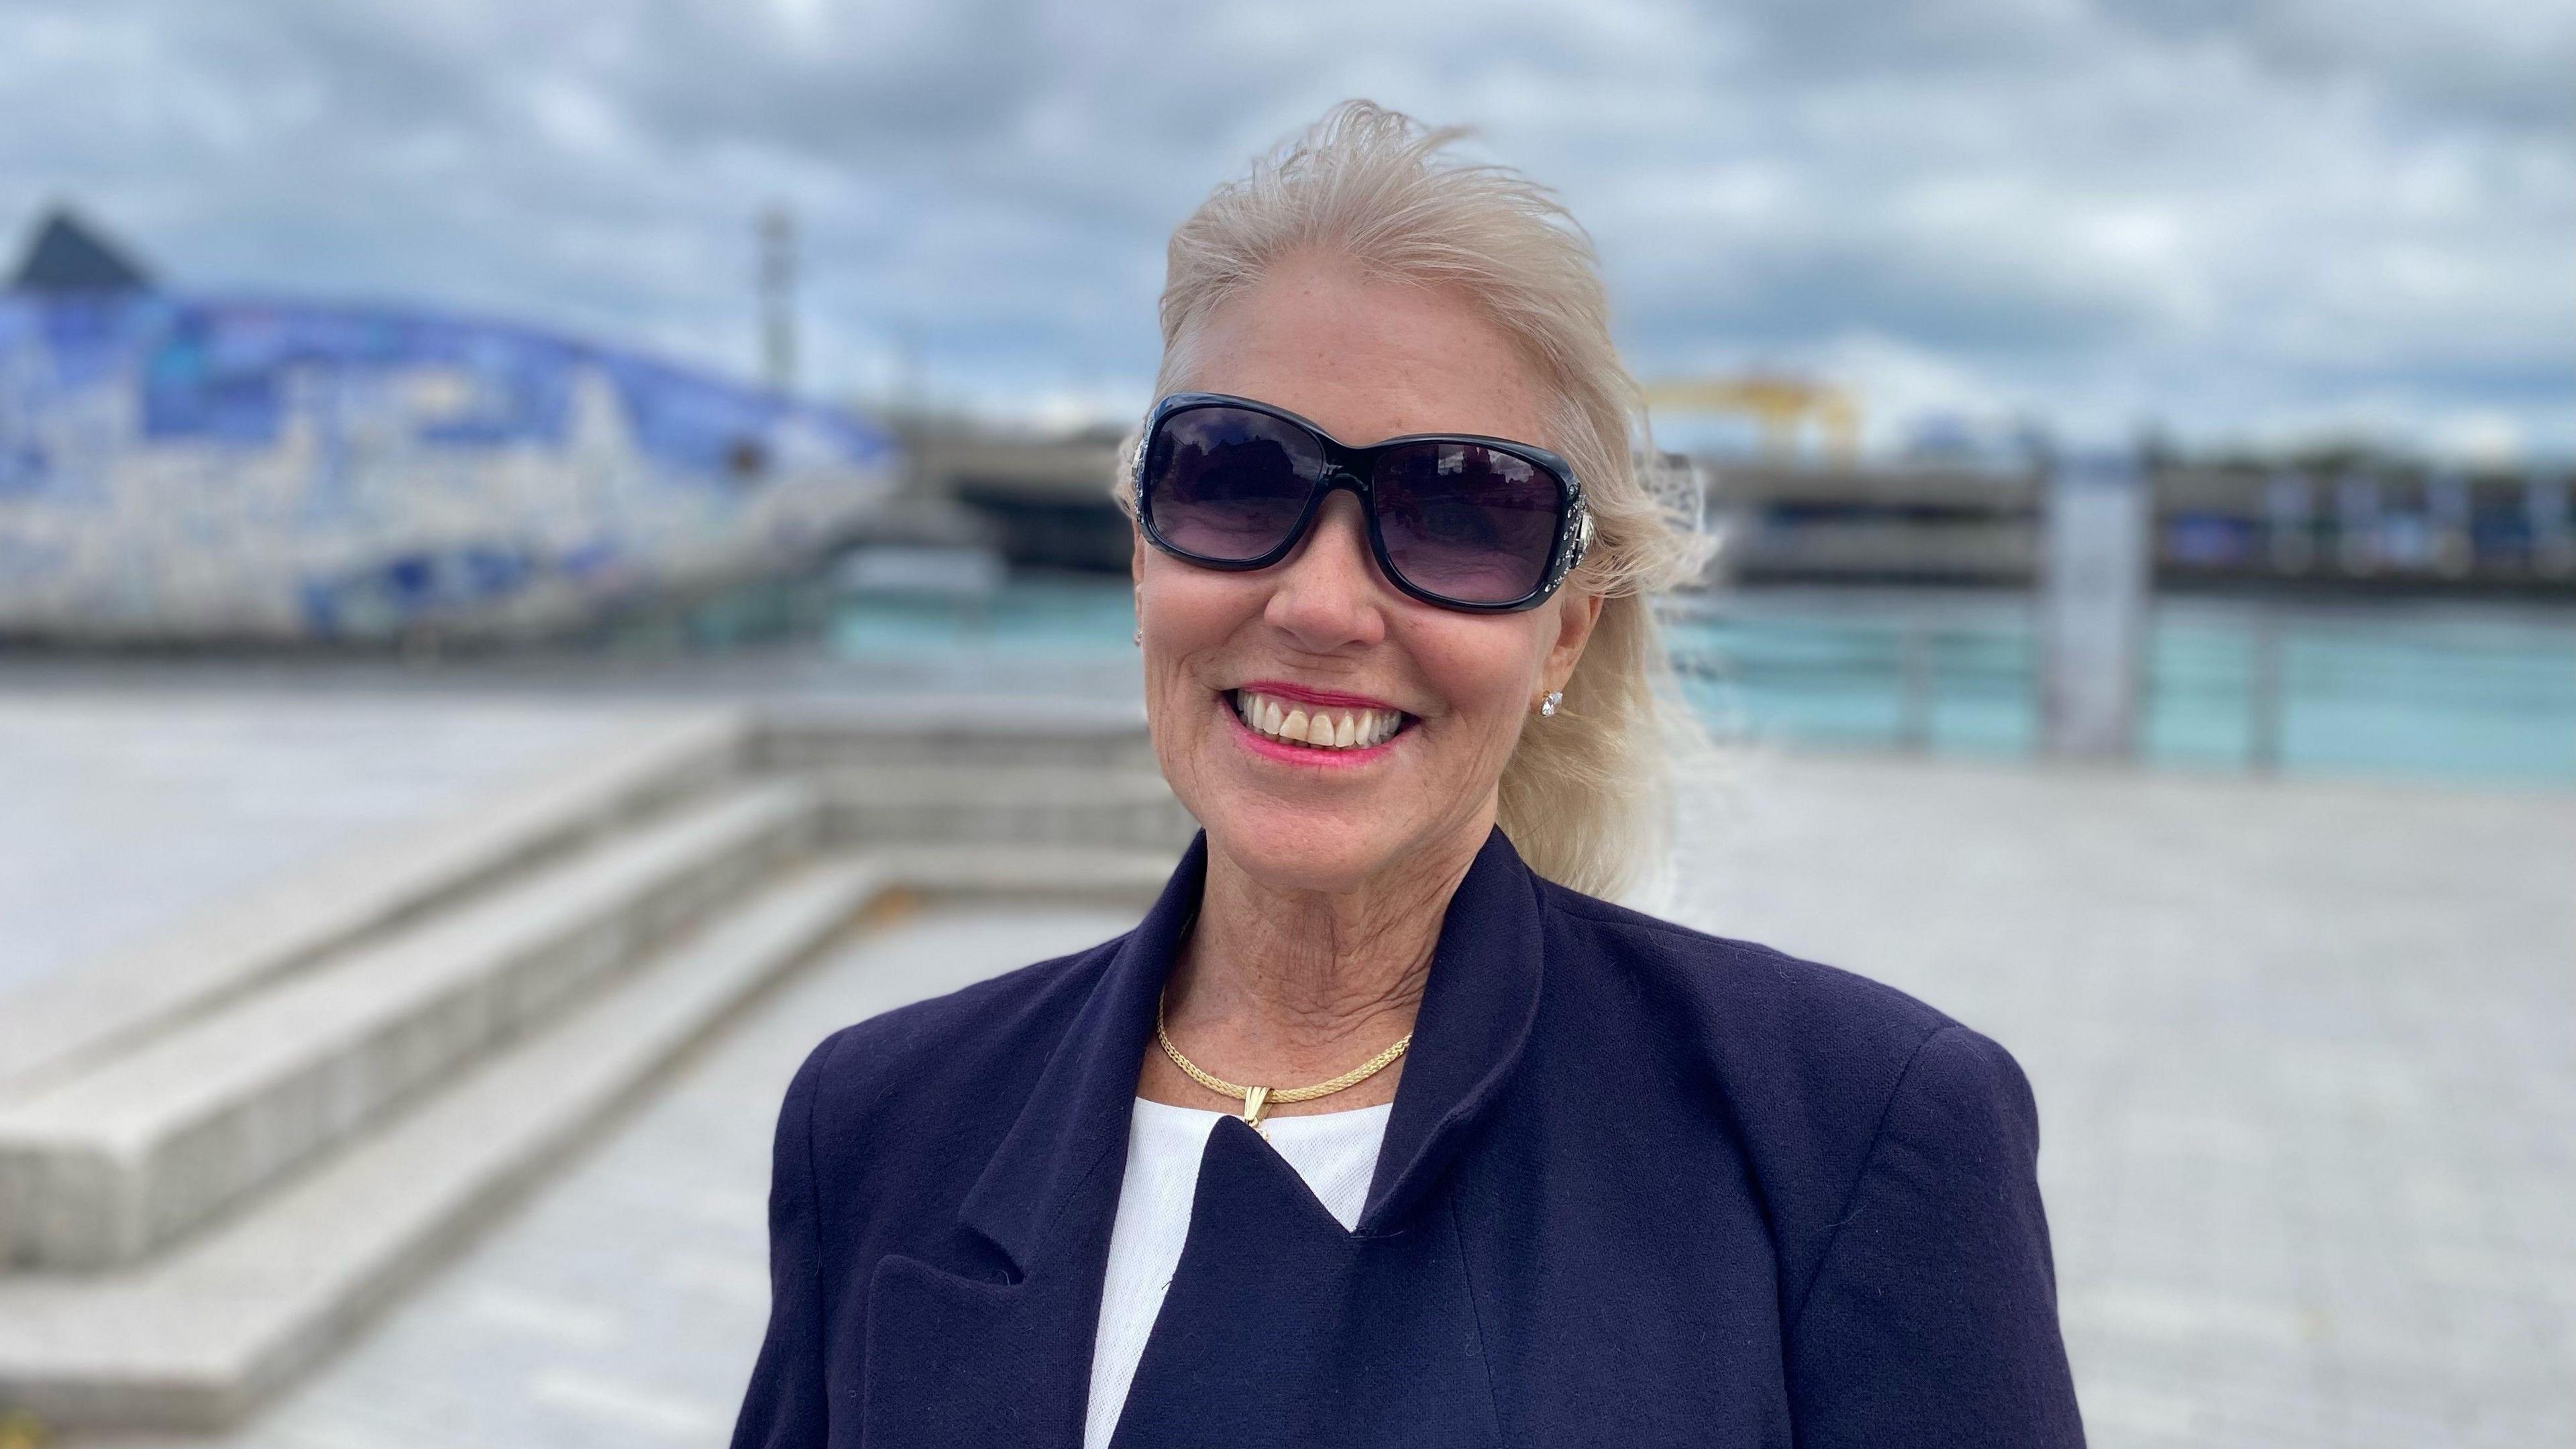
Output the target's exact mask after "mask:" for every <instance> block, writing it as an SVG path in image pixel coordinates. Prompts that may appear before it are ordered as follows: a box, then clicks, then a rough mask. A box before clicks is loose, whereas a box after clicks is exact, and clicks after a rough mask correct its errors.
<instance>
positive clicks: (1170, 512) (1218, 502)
mask: <svg viewBox="0 0 2576 1449" xmlns="http://www.w3.org/2000/svg"><path fill="white" fill-rule="evenodd" d="M1323 473H1324V454H1323V450H1322V449H1321V448H1319V447H1317V446H1316V444H1315V440H1314V439H1313V438H1311V437H1309V436H1307V435H1306V433H1305V431H1304V430H1303V429H1301V428H1299V427H1297V426H1296V425H1295V424H1293V423H1288V422H1283V421H1281V420H1280V419H1278V418H1274V417H1271V416H1269V415H1268V414H1266V413H1256V412H1253V411H1251V410H1250V409H1248V408H1229V407H1200V408H1190V409H1188V410H1187V411H1184V412H1178V413H1174V414H1172V415H1171V416H1170V417H1168V418H1165V419H1164V420H1163V423H1162V426H1161V427H1159V428H1156V429H1155V430H1154V441H1153V444H1152V446H1151V447H1150V448H1149V449H1148V450H1147V451H1146V454H1145V477H1144V495H1145V496H1144V504H1145V508H1146V510H1147V512H1148V513H1149V514H1150V516H1151V517H1152V519H1153V523H1154V530H1155V532H1157V533H1159V534H1161V535H1162V537H1163V539H1164V541H1165V542H1167V543H1169V544H1171V545H1172V546H1173V547H1174V548H1177V549H1180V550H1182V551H1183V552H1185V553H1191V554H1195V555H1197V556H1198V557H1200V558H1204V559H1209V560H1213V561H1216V562H1220V563H1244V562H1248V561H1250V560H1252V559H1257V558H1260V557H1261V556H1262V555H1264V554H1267V553H1269V552H1270V551H1271V550H1272V549H1275V548H1277V547H1278V546H1279V545H1280V544H1282V543H1284V542H1286V541H1287V538H1288V534H1289V532H1290V530H1292V529H1294V528H1295V527H1296V526H1297V518H1298V515H1299V514H1301V513H1303V512H1305V510H1306V500H1307V498H1308V497H1310V496H1311V495H1312V494H1313V492H1314V488H1315V480H1316V479H1318V478H1320V477H1322V476H1323Z"/></svg>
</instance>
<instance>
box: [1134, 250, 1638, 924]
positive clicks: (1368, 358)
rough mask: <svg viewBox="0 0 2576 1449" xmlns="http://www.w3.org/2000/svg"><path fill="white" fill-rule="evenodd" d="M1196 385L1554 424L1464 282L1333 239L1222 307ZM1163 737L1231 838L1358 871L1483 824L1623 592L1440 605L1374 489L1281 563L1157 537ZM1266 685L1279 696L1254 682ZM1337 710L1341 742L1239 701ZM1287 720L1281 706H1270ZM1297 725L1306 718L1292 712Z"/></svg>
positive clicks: (1318, 866) (1153, 634) (1340, 428)
mask: <svg viewBox="0 0 2576 1449" xmlns="http://www.w3.org/2000/svg"><path fill="white" fill-rule="evenodd" d="M1197 351H1198V356H1199V357H1200V358H1201V359H1203V360H1202V362H1201V363H1200V365H1199V366H1198V368H1197V369H1196V371H1195V372H1194V373H1193V375H1192V376H1190V377H1189V378H1187V379H1186V380H1185V381H1184V383H1183V386H1184V387H1186V388H1188V389H1191V390H1196V391H1204V392H1222V393H1231V394H1234V395H1236V396H1238V397H1248V398H1256V399H1259V400H1260V401H1263V402H1267V403H1272V404H1275V405H1277V406H1279V407H1283V408H1286V409H1288V410H1289V411H1291V412H1294V413H1297V414H1300V415H1301V416H1304V417H1306V418H1308V419H1310V420H1312V421H1313V422H1314V423H1315V424H1316V425H1317V426H1319V427H1321V428H1323V429H1324V430H1325V431H1326V432H1328V433H1330V434H1332V435H1333V436H1334V437H1336V438H1338V439H1340V440H1341V441H1343V442H1345V443H1351V444H1365V443H1373V442H1376V441H1378V440H1380V439H1382V438H1388V437H1392V436H1395V435H1396V434H1399V433H1432V432H1444V433H1482V434H1485V435H1488V436H1492V437H1502V438H1511V439H1515V440H1518V441H1522V442H1529V443H1536V444H1539V445H1540V446H1549V445H1550V444H1552V442H1553V441H1554V440H1552V439H1550V438H1547V437H1545V436H1543V429H1542V427H1541V417H1542V412H1543V400H1542V395H1541V391H1540V386H1539V382H1538V380H1537V378H1536V377H1535V376H1533V375H1532V373H1531V371H1530V370H1529V368H1528V367H1527V366H1526V365H1525V364H1524V363H1523V362H1522V361H1521V359H1520V355H1519V352H1518V350H1517V349H1516V348H1515V346H1514V345H1513V344H1512V342H1511V341H1510V339H1509V338H1508V337H1506V336H1505V335H1504V334H1503V333H1502V332H1501V331H1500V330H1498V329H1497V328H1495V327H1494V326H1493V325H1492V324H1491V323H1488V322H1487V321H1485V320H1484V319H1483V318H1482V317H1480V316H1479V315H1477V314H1476V312H1475V311H1474V310H1473V309H1472V308H1471V307H1470V306H1469V305H1468V304H1467V303H1466V302H1465V301H1463V300H1462V299H1460V298H1459V297H1457V296H1455V295H1453V294H1450V293H1446V292H1438V291H1430V290H1424V289H1418V288H1411V287H1402V286H1391V285H1387V284H1384V283H1373V282H1370V281H1367V280H1365V279H1363V278H1362V277H1360V276H1358V275H1357V274H1356V273H1355V272H1353V271H1352V270H1350V269H1348V268H1346V267H1344V266H1341V265H1337V264H1333V263H1329V262H1303V263H1294V264H1290V265H1286V266H1283V267H1281V268H1279V269H1277V270H1275V271H1274V272H1273V273H1272V274H1271V275H1270V277H1268V278H1267V279H1266V280H1264V281H1263V282H1262V283H1261V284H1260V285H1259V286H1258V287H1256V288H1255V289H1253V290H1252V291H1249V292H1247V293H1244V294H1242V295H1241V296H1238V297H1236V298H1234V299H1233V300H1232V301H1230V302H1229V303H1227V304H1226V305H1225V306H1224V307H1222V308H1220V309H1219V310H1218V311H1217V312H1216V313H1215V314H1214V315H1212V316H1211V317H1210V318H1209V319H1208V320H1207V322H1206V323H1205V324H1204V325H1203V330H1202V332H1201V334H1200V336H1199V338H1198V348H1197ZM1135 571H1136V600H1137V608H1138V611H1139V622H1140V624H1141V626H1142V628H1143V631H1144V653H1145V661H1144V662H1145V703H1146V713H1147V717H1148V719H1149V720H1150V722H1151V727H1152V733H1153V740H1154V752H1155V754H1156V755H1157V756H1158V757H1159V758H1160V760H1161V762H1162V767H1163V774H1164V776H1165V778H1167V779H1168V780H1169V781H1170V782H1171V785H1172V789H1173V792H1174V793H1175V794H1177V795H1178V796H1179V797H1180V800H1181V803H1182V804H1183V805H1185V806H1187V807H1188V808H1189V810H1190V812H1191V813H1192V814H1193V815H1195V816H1197V817H1198V819H1199V822H1200V823H1201V824H1202V825H1204V826H1206V827H1207V832H1208V843H1209V845H1210V847H1211V848H1212V849H1214V850H1216V851H1218V852H1220V853H1222V854H1223V855H1225V856H1227V857H1228V858H1229V859H1230V860H1231V861H1232V862H1233V863H1234V864H1235V865H1237V866H1239V867H1240V868H1242V869H1243V870H1244V871H1245V872H1246V873H1247V874H1249V875H1251V876H1252V877H1253V878H1254V879H1256V880H1260V881H1262V882H1264V883H1266V884H1270V885H1273V886H1276V887H1279V888H1282V889H1302V890H1348V889H1352V888H1354V887H1356V886H1359V885H1361V884H1363V883H1365V882H1367V881H1369V880H1371V879H1373V878H1376V877H1379V876H1380V875H1382V874H1383V873H1385V872H1387V871H1388V870H1389V869H1390V868H1391V867H1398V866H1401V865H1402V864H1404V863H1405V862H1407V861H1408V860H1421V861H1440V862H1443V863H1446V862H1448V861H1451V860H1453V859H1454V852H1455V851H1456V850H1458V849H1461V848H1463V849H1468V850H1472V849H1473V848H1474V847H1475V846H1477V845H1480V844H1482V843H1483V840H1484V835H1485V831H1486V829H1487V828H1488V827H1489V826H1490V825H1491V823H1492V821H1493V818H1494V791H1495V784H1496V782H1497V781H1498V780H1500V779H1501V777H1502V772H1503V764H1504V762H1505V761H1507V760H1508V759H1510V758H1511V753H1512V747H1513V745H1514V744H1515V743H1516V742H1518V740H1519V739H1520V733H1521V730H1522V729H1523V728H1531V729H1545V728H1547V727H1548V724H1549V722H1548V721H1547V720H1545V719H1540V718H1537V717H1536V716H1534V715H1533V714H1532V710H1533V709H1534V707H1535V706H1536V704H1537V702H1538V699H1539V697H1540V696H1541V695H1543V694H1545V693H1546V692H1547V691H1549V690H1551V689H1557V688H1562V687H1563V685H1564V681H1565V679H1566V676H1567V675H1568V674H1570V673H1571V672H1572V671H1573V668H1574V661H1575V657H1576V656H1577V655H1578V654H1580V653H1581V651H1582V648H1583V643H1584V640H1585V639H1586V638H1587V637H1588V636H1589V635H1590V633H1591V630H1592V623H1593V620H1594V619H1595V618H1596V617H1597V616H1598V615H1599V613H1600V603H1599V600H1598V598H1597V596H1594V595H1592V594H1591V593H1590V592H1589V591H1587V590H1584V589H1581V588H1579V587H1578V586H1576V585H1575V584H1573V583H1569V584H1567V585H1566V586H1565V587H1564V588H1562V589H1559V590H1558V591H1557V593H1556V594H1555V595H1554V596H1553V597H1551V598H1550V599H1549V600H1548V601H1547V603H1545V604H1544V605H1542V606H1540V607H1538V608H1536V609H1530V610H1526V611H1523V612H1520V613H1514V614H1470V613H1463V612H1460V611H1458V610H1454V609H1443V608H1439V607H1437V606H1435V605H1431V604H1425V603H1422V602H1420V601H1419V600H1416V599H1413V598H1411V597H1409V596H1407V595H1405V594H1403V593H1401V592H1399V591H1398V590H1397V589H1396V588H1395V586H1394V585H1392V584H1390V583H1388V582H1387V580H1386V579H1385V577H1384V576H1383V575H1381V574H1380V573H1379V572H1378V568H1377V562H1376V560H1375V558H1374V557H1372V556H1371V554H1370V552H1369V547H1368V538H1367V533H1366V525H1365V523H1364V521H1363V519H1362V517H1361V514H1360V508H1359V502H1358V500H1357V499H1356V498H1354V497H1353V496H1352V495H1351V494H1350V493H1348V492H1346V491H1343V492H1335V493H1333V494H1332V495H1330V496H1329V498H1327V500H1326V501H1325V504H1324V507H1323V511H1322V513H1321V515H1320V516H1319V517H1317V519H1316V520H1315V523H1314V526H1313V528H1312V529H1311V530H1310V531H1309V532H1308V533H1307V535H1306V537H1305V539H1304V540H1303V541H1302V542H1301V543H1300V544H1299V545H1298V547H1297V549H1296V550H1295V551H1294V552H1293V553H1291V554H1290V555H1289V556H1288V557H1287V558H1286V559H1284V560H1282V561H1281V562H1280V563H1278V564H1276V565H1274V566H1273V567H1270V568H1267V569H1261V570H1257V571H1253V572H1241V573H1237V572H1227V571H1223V570H1218V569H1207V568H1200V567H1198V566H1196V565H1193V564H1188V563H1184V562H1182V561H1181V560H1179V559H1176V558H1173V557H1171V556H1170V555H1168V554H1165V553H1163V552H1161V551H1160V550H1158V549H1155V548H1152V547H1150V546H1148V545H1146V544H1145V543H1144V541H1143V540H1142V538H1141V537H1140V538H1139V539H1138V541H1137V546H1136V554H1135ZM1248 696H1257V697H1258V698H1248ZM1263 700H1267V701H1269V702H1274V703H1276V704H1277V705H1278V706H1279V707H1280V709H1281V711H1282V718H1283V719H1284V718H1285V717H1286V714H1287V713H1288V712H1291V711H1302V712H1304V713H1305V714H1306V715H1307V717H1308V720H1309V721H1310V725H1309V728H1308V730H1307V733H1308V734H1309V735H1310V736H1311V735H1312V734H1313V733H1314V729H1313V725H1312V723H1311V722H1312V721H1314V719H1315V716H1316V714H1317V713H1318V712H1320V713H1321V714H1322V715H1323V716H1324V719H1325V721H1328V722H1329V723H1330V725H1331V727H1332V730H1333V736H1334V740H1335V743H1336V744H1338V743H1339V742H1340V737H1341V720H1342V719H1343V717H1345V716H1348V717H1349V718H1350V719H1351V722H1352V735H1351V738H1352V741H1353V744H1354V745H1357V744H1358V743H1359V742H1360V741H1362V740H1364V739H1365V738H1366V731H1367V728H1368V725H1369V721H1370V717H1369V715H1368V714H1366V713H1364V711H1369V710H1375V711H1377V712H1378V718H1379V720H1380V721H1381V726H1380V727H1381V728H1383V727H1384V722H1385V721H1387V720H1389V719H1400V723H1398V724H1397V726H1396V730H1395V733H1394V734H1393V735H1391V736H1389V737H1388V738H1387V739H1386V740H1385V741H1384V742H1383V743H1382V744H1379V745H1376V746H1373V747H1367V748H1350V749H1340V748H1320V747H1317V746H1315V745H1312V744H1298V743H1294V742H1282V741H1281V740H1278V739H1275V738H1270V737H1267V736H1265V735H1264V734H1262V733H1260V732H1258V731H1256V730H1254V729H1252V728H1250V727H1247V725H1246V724H1245V723H1244V722H1243V720H1242V719H1241V718H1240V715H1239V711H1240V710H1242V709H1243V708H1244V707H1245V706H1246V705H1247V704H1251V705H1254V706H1258V705H1259V704H1260V703H1261V702H1262V701H1263ZM1265 722H1266V719H1265ZM1291 733H1294V731H1293V730H1292V731H1291ZM1426 852H1428V853H1427V854H1426Z"/></svg>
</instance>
